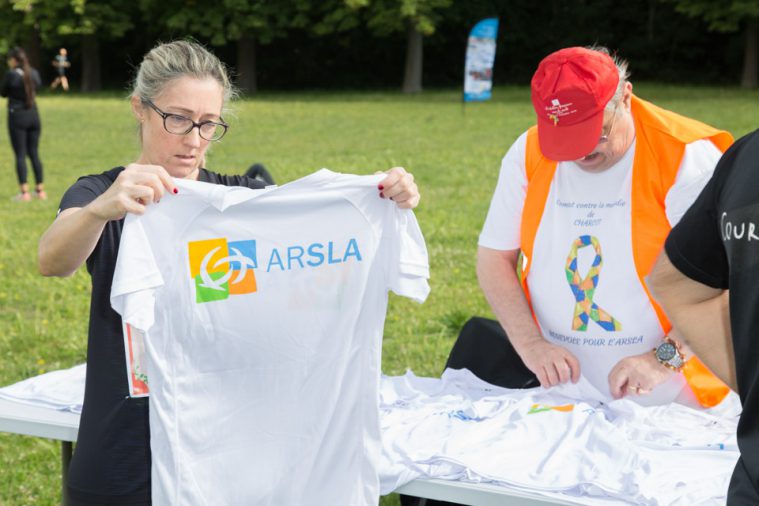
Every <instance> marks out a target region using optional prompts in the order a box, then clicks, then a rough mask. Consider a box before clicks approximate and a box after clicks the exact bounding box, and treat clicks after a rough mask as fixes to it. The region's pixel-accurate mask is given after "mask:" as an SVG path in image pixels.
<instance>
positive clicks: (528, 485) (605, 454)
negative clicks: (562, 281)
mask: <svg viewBox="0 0 759 506" xmlns="http://www.w3.org/2000/svg"><path fill="white" fill-rule="evenodd" d="M596 393H597V392H595V391H594V389H593V387H592V385H590V384H589V383H588V382H587V381H586V380H585V379H582V380H581V381H580V382H578V383H577V384H572V383H568V384H563V385H559V386H557V387H553V388H550V389H543V388H532V389H526V390H520V389H517V390H510V389H506V388H500V387H497V386H493V385H490V384H488V383H485V382H484V381H482V380H480V379H478V378H477V377H476V376H474V374H472V373H471V372H469V371H468V370H466V369H461V370H452V369H447V370H446V371H445V373H444V374H443V376H442V378H421V377H417V376H415V375H414V374H413V373H411V372H407V373H406V375H405V376H395V377H383V381H382V384H381V404H380V407H381V410H382V444H383V459H382V466H381V477H382V490H383V492H384V493H389V492H391V491H393V490H395V489H396V488H397V487H399V486H400V485H403V484H405V483H407V482H408V481H410V480H412V479H415V478H419V477H426V478H440V479H446V480H461V481H465V482H485V483H490V484H493V485H498V486H501V487H504V488H506V489H508V490H514V491H521V492H531V493H533V494H539V495H542V496H546V497H552V498H555V499H559V500H560V502H561V503H562V504H564V503H567V502H571V503H576V504H583V505H598V506H601V505H610V504H646V505H668V506H669V505H680V506H690V505H694V504H702V505H706V504H710V505H712V504H724V502H725V494H726V492H727V487H728V483H729V482H730V477H731V475H732V472H733V468H734V467H735V462H736V460H737V459H738V456H739V451H738V446H737V441H736V436H735V430H736V425H737V422H738V416H739V414H740V411H741V406H740V400H739V399H738V396H737V395H736V394H735V393H731V394H730V395H729V396H728V397H727V398H726V399H725V401H724V402H723V403H721V404H720V405H719V407H718V408H715V409H711V410H701V409H692V408H690V407H687V406H684V405H682V404H678V403H670V404H666V405H662V406H641V405H639V404H637V403H635V402H632V401H631V400H630V399H628V398H625V399H620V400H615V401H612V402H609V403H606V402H598V401H596V400H589V399H592V398H594V397H595V395H596ZM503 503H504V504H508V501H507V500H506V499H505V498H504V500H503ZM493 504H495V503H493Z"/></svg>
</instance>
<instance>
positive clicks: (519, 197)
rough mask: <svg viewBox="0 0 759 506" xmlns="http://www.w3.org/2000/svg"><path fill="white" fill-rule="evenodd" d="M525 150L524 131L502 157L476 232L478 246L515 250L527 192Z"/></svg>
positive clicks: (518, 242)
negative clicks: (483, 215) (491, 192)
mask: <svg viewBox="0 0 759 506" xmlns="http://www.w3.org/2000/svg"><path fill="white" fill-rule="evenodd" d="M526 149H527V133H526V132H525V133H523V134H522V135H521V136H520V137H519V138H518V139H517V140H516V141H515V142H514V144H512V145H511V147H510V148H509V151H508V152H507V153H506V156H504V157H503V161H502V162H501V171H500V173H499V175H498V183H497V184H496V187H495V192H494V193H493V198H492V200H491V201H490V209H489V210H488V215H487V218H485V224H484V226H483V227H482V232H480V239H479V245H480V246H484V247H486V248H491V249H496V250H514V249H519V245H520V228H521V224H522V210H523V208H524V200H525V196H526V195H527V172H526V170H525V154H526Z"/></svg>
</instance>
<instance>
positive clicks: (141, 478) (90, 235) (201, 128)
mask: <svg viewBox="0 0 759 506" xmlns="http://www.w3.org/2000/svg"><path fill="white" fill-rule="evenodd" d="M233 94H234V91H233V88H232V86H231V84H230V82H229V78H228V76H227V73H226V70H225V68H224V66H223V64H222V63H221V62H220V61H219V60H218V58H216V57H215V56H214V55H213V54H211V53H210V52H208V51H207V50H206V49H204V48H203V47H202V46H200V45H198V44H196V43H192V42H186V41H176V42H171V43H167V44H161V45H159V46H157V47H155V48H153V49H152V50H151V51H150V52H149V53H148V54H147V55H146V56H145V59H144V60H143V62H142V63H141V64H140V67H139V69H138V72H137V76H136V78H135V81H134V89H133V92H132V97H131V108H132V114H133V115H134V117H135V119H136V121H137V122H138V124H139V129H140V140H141V143H142V149H141V152H140V154H139V156H138V157H137V159H136V160H135V161H134V162H133V163H130V164H127V165H126V166H125V167H116V168H114V169H111V170H109V171H106V172H104V173H102V174H97V175H92V176H86V177H83V178H81V179H79V180H78V181H77V182H76V183H74V185H73V186H72V187H71V188H69V190H68V191H67V192H66V193H65V195H64V196H63V199H62V201H61V205H60V209H61V211H60V213H59V214H58V216H57V218H56V219H55V221H54V222H53V224H52V225H51V226H50V228H49V229H48V230H47V231H46V232H45V234H44V235H43V236H42V238H41V239H40V244H39V266H40V271H41V272H42V274H43V275H45V276H69V275H71V274H72V273H74V271H76V269H77V268H78V267H79V266H80V265H82V264H83V263H85V262H86V264H87V270H88V271H89V273H90V275H91V276H92V301H91V310H90V325H89V344H88V350H87V380H86V385H85V395H84V407H83V410H82V417H81V423H80V427H79V437H78V441H77V446H76V451H75V453H74V457H73V460H72V462H71V467H70V470H69V480H68V484H67V488H68V494H69V498H70V501H71V504H73V505H96V504H97V505H102V504H119V505H147V504H150V502H151V499H150V436H149V427H148V399H147V398H131V397H129V395H128V384H127V377H126V374H125V372H124V364H125V357H124V344H123V337H122V327H121V318H120V317H119V315H118V314H117V313H116V312H114V310H113V309H112V308H111V306H110V304H109V300H110V291H111V282H112V278H113V273H114V269H115V264H116V254H117V251H118V247H119V240H120V237H121V230H122V226H123V222H124V221H123V218H124V216H125V215H126V214H127V213H134V214H138V215H140V214H142V213H144V212H145V208H146V207H147V206H149V205H160V204H159V202H160V200H161V197H162V196H163V195H164V194H165V193H166V192H173V193H177V192H178V190H177V188H176V186H175V185H174V182H173V180H172V177H175V178H185V179H193V180H198V181H205V182H210V183H214V184H221V185H225V186H247V187H249V188H261V187H262V186H263V183H261V182H260V181H258V180H255V179H250V178H247V177H245V176H225V175H221V174H217V173H215V172H211V171H208V170H206V169H205V168H203V167H201V164H202V161H203V160H204V156H205V152H206V150H207V149H208V147H209V146H210V144H211V142H213V141H217V140H219V139H221V137H223V136H224V134H225V133H226V131H227V129H228V125H227V124H226V123H225V122H224V119H223V118H222V111H223V109H224V105H225V104H226V102H227V101H228V100H229V99H230V98H231V97H232V95H233ZM377 191H378V197H377V198H391V199H393V200H394V201H395V202H396V203H397V205H398V206H400V207H403V208H413V207H416V205H417V203H418V202H419V192H418V190H417V187H416V185H415V184H414V182H413V177H412V176H411V175H410V174H408V173H407V172H406V171H405V170H404V169H403V168H400V167H395V168H393V169H391V170H390V171H388V175H387V177H386V178H385V179H384V180H383V181H382V182H381V183H380V185H379V188H378V190H377Z"/></svg>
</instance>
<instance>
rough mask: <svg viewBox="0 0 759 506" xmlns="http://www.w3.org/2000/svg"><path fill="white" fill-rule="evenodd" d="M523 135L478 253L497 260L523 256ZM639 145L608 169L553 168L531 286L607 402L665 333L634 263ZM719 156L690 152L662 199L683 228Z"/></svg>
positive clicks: (553, 328) (549, 334)
mask: <svg viewBox="0 0 759 506" xmlns="http://www.w3.org/2000/svg"><path fill="white" fill-rule="evenodd" d="M526 139H527V135H526V133H525V134H523V135H522V136H520V137H519V139H517V141H516V142H515V143H514V144H513V145H512V147H511V148H510V149H509V151H508V153H507V154H506V156H505V157H504V159H503V163H502V165H501V172H500V176H499V179H498V185H497V187H496V190H495V194H494V196H493V200H492V201H491V204H490V210H489V212H488V216H487V219H486V221H485V225H484V227H483V230H482V233H481V234H480V240H479V244H480V245H481V246H484V247H486V248H491V249H496V250H514V249H519V247H520V227H521V221H522V211H523V207H524V201H525V195H526V191H527V176H526V172H525V152H526ZM634 152H635V143H634V142H633V144H632V146H631V147H630V148H629V149H628V151H627V152H626V153H625V155H624V156H623V157H622V159H621V160H620V161H619V162H617V163H616V164H615V165H614V166H612V167H610V168H609V169H607V170H605V171H603V172H599V173H590V172H586V171H584V170H582V169H581V168H580V167H578V166H577V165H576V164H575V163H574V162H560V163H559V164H558V166H557V167H556V173H555V174H554V178H553V181H552V183H551V188H550V191H549V194H548V198H547V200H546V204H545V208H544V212H543V217H542V220H541V223H540V225H539V227H538V230H537V233H536V235H535V244H534V246H533V258H532V259H529V260H528V261H530V262H532V265H531V266H530V270H529V273H528V276H527V283H528V286H529V288H530V297H531V302H532V307H533V310H534V311H535V315H536V317H537V320H538V323H539V325H540V329H541V332H542V334H543V336H544V337H545V338H546V339H547V340H548V341H549V342H551V343H554V344H559V345H561V346H564V347H566V348H567V349H569V350H570V351H571V352H572V353H573V354H574V355H575V356H576V357H577V359H578V360H579V361H580V369H581V372H582V374H583V375H584V376H585V377H586V378H587V379H588V380H589V381H590V383H591V384H593V385H594V386H595V387H596V388H597V389H599V390H600V391H601V392H603V393H606V394H608V395H610V391H609V385H608V375H609V373H610V372H611V369H612V368H613V367H614V366H615V365H616V364H617V363H618V362H619V361H620V360H621V359H623V358H625V357H628V356H632V355H638V354H641V353H644V352H647V351H648V352H650V351H651V350H652V349H653V348H655V347H656V346H658V345H659V344H660V343H661V340H662V337H663V336H664V331H663V329H662V327H661V324H660V323H659V320H658V318H657V316H656V313H655V311H654V309H653V306H652V305H651V303H650V300H649V298H648V296H647V295H646V292H645V290H644V289H643V286H642V285H641V283H640V279H639V278H638V274H637V271H636V269H635V263H634V260H633V245H632V228H631V214H630V201H631V191H632V172H633V171H632V167H633V157H634ZM720 156H721V153H720V151H719V150H718V149H717V148H716V146H714V144H712V142H711V141H707V140H700V141H696V142H693V143H691V144H688V145H686V147H685V153H684V155H683V160H682V162H681V164H680V168H679V171H678V174H677V177H676V179H675V183H674V185H673V186H672V188H670V190H669V192H668V193H667V196H666V198H665V208H666V209H665V211H666V214H667V218H668V220H669V222H670V224H671V225H674V224H675V223H677V222H678V221H679V220H680V218H681V217H682V215H683V214H684V213H685V211H686V210H687V209H688V207H690V205H691V204H692V203H693V201H694V200H695V199H696V197H697V196H698V194H699V193H700V192H701V189H702V188H703V187H704V185H705V184H706V182H707V181H708V180H709V178H710V177H711V175H712V172H713V171H714V167H715V166H716V164H717V161H718V160H719V158H720ZM684 386H685V380H684V379H683V377H682V375H673V376H672V378H671V379H670V381H668V382H667V383H664V384H662V385H659V386H658V387H657V388H655V389H654V391H653V392H652V393H651V394H650V395H646V396H641V397H638V400H639V402H641V403H643V404H661V403H665V402H670V401H672V400H674V399H676V398H677V397H678V396H679V395H681V393H682V394H683V395H686V397H688V396H689V393H688V392H681V391H682V390H683V387H684Z"/></svg>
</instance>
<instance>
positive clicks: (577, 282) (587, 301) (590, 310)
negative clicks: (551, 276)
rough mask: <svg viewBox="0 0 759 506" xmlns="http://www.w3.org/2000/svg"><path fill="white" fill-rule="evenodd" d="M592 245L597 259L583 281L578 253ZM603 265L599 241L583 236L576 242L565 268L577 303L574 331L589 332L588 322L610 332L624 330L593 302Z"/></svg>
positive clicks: (573, 320)
mask: <svg viewBox="0 0 759 506" xmlns="http://www.w3.org/2000/svg"><path fill="white" fill-rule="evenodd" d="M591 245H592V246H593V249H594V250H596V257H595V258H594V259H593V264H592V265H591V266H590V269H589V270H588V274H587V276H585V279H582V278H580V273H579V272H578V271H577V251H578V250H579V249H580V248H584V247H586V246H591ZM602 265H603V260H602V259H601V244H600V243H599V242H598V239H596V238H595V237H593V236H591V235H581V236H580V237H578V238H577V239H575V240H574V242H573V243H572V248H571V249H570V250H569V256H568V257H567V266H566V268H565V271H566V273H567V281H568V282H569V287H570V288H571V289H572V294H574V296H575V301H576V304H575V310H574V316H573V318H572V330H587V328H588V320H593V321H594V322H596V323H597V324H598V325H600V326H601V328H602V329H604V330H607V331H609V332H612V331H615V330H622V324H621V323H620V322H618V321H617V320H615V319H614V317H613V316H611V315H610V314H609V313H607V312H606V311H604V310H603V309H601V308H600V307H598V304H596V303H595V302H593V294H594V293H595V291H596V287H597V286H598V276H599V274H600V273H601V266H602Z"/></svg>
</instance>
